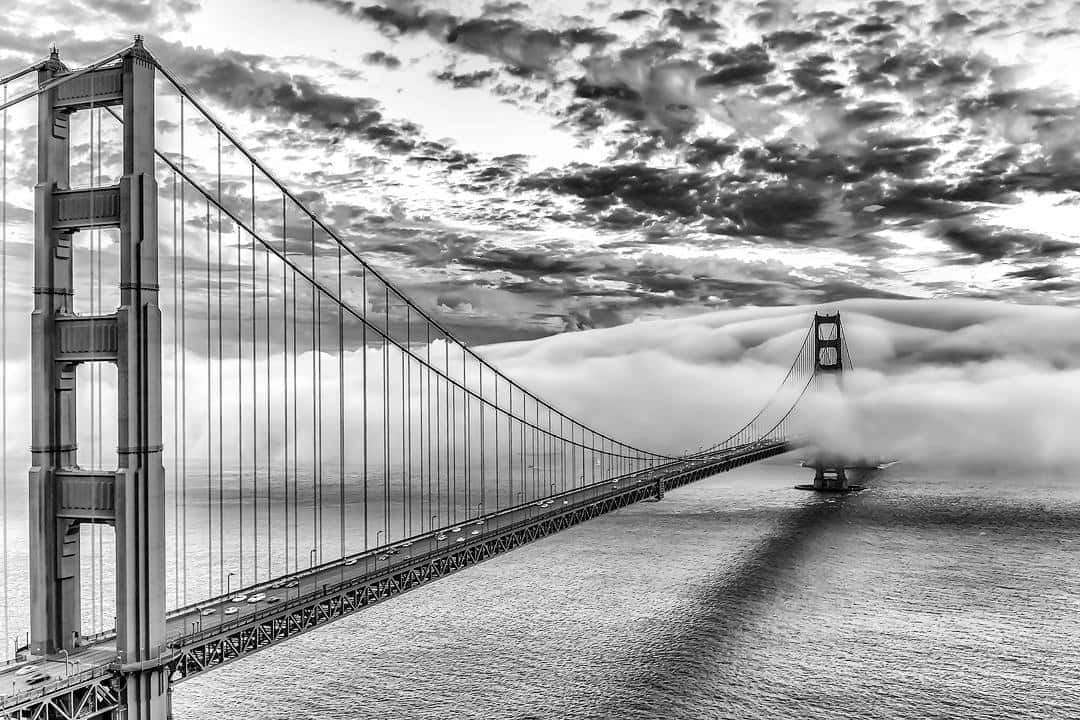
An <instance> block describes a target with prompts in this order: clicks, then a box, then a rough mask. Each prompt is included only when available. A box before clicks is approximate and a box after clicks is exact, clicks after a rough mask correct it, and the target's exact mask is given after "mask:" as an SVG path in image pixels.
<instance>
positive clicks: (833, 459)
mask: <svg viewBox="0 0 1080 720" xmlns="http://www.w3.org/2000/svg"><path fill="white" fill-rule="evenodd" d="M843 338H844V335H843V331H842V326H841V324H840V312H839V311H837V312H835V313H832V314H828V313H814V375H815V376H817V377H833V378H835V379H836V385H837V386H839V385H840V383H841V381H842V379H843V376H844V354H843ZM847 465H848V462H847V459H846V458H844V457H841V456H839V455H836V454H831V453H823V452H819V453H818V454H817V456H816V457H815V458H814V462H813V468H814V484H813V485H812V486H811V489H813V490H849V489H852V486H851V485H850V484H849V483H848V477H847V472H846V466H847Z"/></svg>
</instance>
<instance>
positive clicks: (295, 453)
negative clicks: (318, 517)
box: [281, 195, 300, 571]
mask: <svg viewBox="0 0 1080 720" xmlns="http://www.w3.org/2000/svg"><path fill="white" fill-rule="evenodd" d="M281 228H282V233H281V234H282V238H285V231H286V229H287V219H286V214H285V196H284V195H282V197H281ZM283 246H284V248H283V251H284V252H285V257H286V258H287V257H288V253H289V249H288V247H289V243H288V240H287V239H285V240H284V241H283ZM289 276H290V277H291V278H292V297H291V300H292V313H291V315H289V316H288V319H289V322H290V323H291V324H292V434H293V437H292V439H293V442H292V462H293V473H292V490H293V494H292V520H293V534H292V535H293V556H292V558H293V570H294V571H296V570H299V569H300V532H299V530H300V495H299V493H300V475H299V472H298V470H299V464H298V463H299V459H300V445H299V443H297V435H296V432H297V427H298V426H297V420H298V419H299V417H300V414H299V412H300V410H299V408H300V402H299V399H298V397H297V394H296V377H297V376H296V361H297V353H296V348H297V346H296V316H297V313H296V270H292V272H290V273H289ZM288 339H289V335H288V332H286V334H285V350H286V353H287V351H288V349H289V348H288ZM286 415H288V413H286ZM285 437H286V438H288V437H289V433H288V418H287V417H286V432H285Z"/></svg>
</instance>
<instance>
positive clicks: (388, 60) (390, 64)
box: [364, 50, 401, 70]
mask: <svg viewBox="0 0 1080 720" xmlns="http://www.w3.org/2000/svg"><path fill="white" fill-rule="evenodd" d="M364 62H366V63H367V64H368V65H382V66H383V67H387V68H390V69H391V70H394V69H396V68H399V67H401V60H399V59H398V58H397V57H396V56H394V55H391V54H390V53H388V52H385V51H383V50H376V51H375V52H369V53H367V54H366V55H364Z"/></svg>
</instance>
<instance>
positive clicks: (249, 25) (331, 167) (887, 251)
mask: <svg viewBox="0 0 1080 720" xmlns="http://www.w3.org/2000/svg"><path fill="white" fill-rule="evenodd" d="M1078 20H1080V7H1078V6H1075V5H1073V4H1070V3H1065V2H1051V1H1047V2H1037V1H1033V2H1027V3H1013V2H997V3H993V2H977V3H974V2H972V3H962V2H952V3H949V2H936V3H934V2H911V3H904V2H896V1H893V0H879V1H878V2H872V3H862V2H859V3H855V2H840V1H831V2H827V1H825V0H818V1H809V0H807V1H806V2H782V1H780V0H774V1H772V2H770V1H768V0H763V1H762V2H711V3H709V2H643V3H642V2H636V3H629V2H623V1H622V0H611V1H610V2H589V3H580V4H569V3H565V2H544V1H542V0H541V1H537V2H529V3H522V2H499V1H497V0H496V1H493V2H463V1H457V2H450V3H441V4H439V5H438V6H436V5H434V4H425V3H416V2H398V1H393V2H390V1H387V0H384V1H383V2H382V3H374V2H372V4H368V3H367V2H364V1H363V0H361V1H360V2H349V1H346V0H229V1H227V2H226V1H225V0H150V1H148V2H134V1H133V2H124V1H123V0H113V1H109V2H102V1H100V0H95V1H93V2H91V1H89V0H41V1H40V2H35V3H16V5H15V8H14V10H11V9H10V8H6V9H5V23H4V26H3V28H0V70H3V69H12V68H15V67H18V66H20V65H23V64H26V63H27V62H28V61H30V60H32V59H36V58H38V57H41V56H42V55H43V54H44V52H45V50H46V48H47V46H48V45H49V43H51V42H55V43H56V44H57V45H59V46H60V49H61V52H62V55H63V57H64V58H65V59H66V60H68V61H69V62H70V63H72V64H78V63H80V62H85V61H88V60H90V59H93V58H95V57H97V56H100V55H103V54H105V53H106V52H107V51H109V50H112V49H115V48H116V47H118V46H120V45H123V44H124V43H126V42H128V41H129V39H130V35H131V34H132V33H133V32H143V33H144V34H146V36H147V42H148V44H149V46H150V47H151V49H152V50H153V51H154V52H155V53H156V54H157V55H158V56H159V57H160V58H161V59H162V60H163V61H164V62H165V63H166V64H167V65H169V66H171V67H172V68H173V69H174V70H175V71H176V72H177V74H178V75H179V76H180V77H181V78H183V79H184V80H185V81H186V82H187V83H188V84H189V86H190V87H191V89H193V90H194V91H195V92H196V93H197V94H198V95H199V96H200V97H202V98H204V99H205V100H206V102H207V103H208V104H209V105H210V106H211V107H212V108H213V109H214V110H215V111H216V112H218V113H219V114H220V115H221V116H222V117H223V118H225V119H226V121H227V122H228V123H229V124H230V125H231V126H232V127H233V128H235V129H236V131H237V133H238V135H239V136H240V137H241V138H242V139H243V140H244V141H245V142H246V143H247V144H248V145H249V146H250V147H251V148H252V149H253V150H254V151H255V152H256V154H257V155H258V156H259V157H260V158H262V159H264V161H265V162H266V163H267V164H268V165H269V166H270V167H271V168H272V169H273V170H274V171H275V172H276V173H277V174H278V175H279V176H281V177H282V178H283V179H285V180H286V181H287V182H288V184H289V185H290V186H291V187H292V188H293V189H294V190H296V191H298V192H305V193H306V194H305V195H304V197H305V198H306V199H307V201H308V203H309V204H310V205H311V206H312V207H313V208H314V209H316V210H317V211H319V212H320V213H321V214H324V215H326V216H327V217H329V218H330V219H331V220H332V221H333V223H334V225H335V226H336V227H337V228H338V229H339V230H340V231H341V233H342V234H343V235H344V236H345V237H346V238H347V239H348V240H349V242H351V243H352V244H353V245H354V246H355V247H356V248H357V249H358V250H360V251H361V252H363V253H364V254H365V256H366V257H368V258H369V259H370V260H371V261H372V262H373V263H374V264H375V265H376V266H378V267H380V268H384V269H385V270H386V271H387V272H388V273H389V274H390V276H391V277H392V278H393V279H394V280H396V281H398V282H400V283H401V284H402V285H403V286H404V287H405V288H406V289H407V291H408V292H410V294H412V295H413V296H414V297H415V298H416V299H417V300H418V301H419V302H420V303H421V304H423V305H424V306H426V307H438V308H439V310H440V312H441V317H443V318H444V319H445V320H446V321H447V322H448V323H450V324H451V325H452V326H453V327H455V328H457V329H459V330H460V331H461V333H462V335H463V336H464V337H465V339H467V340H470V341H472V342H477V343H484V342H491V341H497V340H507V339H521V338H530V337H537V336H542V335H548V334H553V333H558V332H562V331H564V330H568V329H581V328H590V327H606V326H613V325H618V324H620V323H624V322H627V321H631V320H634V319H648V318H661V317H680V316H687V315H692V314H696V313H700V312H703V311H706V310H711V309H722V308H728V307H733V306H744V305H777V304H793V303H820V302H833V301H837V300H842V299H844V298H849V297H865V296H872V297H882V298H890V297H895V298H907V297H912V298H939V297H955V296H962V297H974V298H998V299H1006V300H1011V301H1019V302H1024V303H1038V304H1061V305H1071V304H1075V303H1076V302H1077V300H1080V284H1078V282H1077V280H1076V271H1077V270H1080V260H1078V258H1077V253H1076V248H1077V244H1078V243H1080V229H1078V227H1080V223H1078V222H1077V221H1078V220H1080V194H1078V192H1077V188H1078V187H1080V179H1078V178H1080V174H1078V171H1080V161H1078V160H1077V158H1076V154H1075V149H1076V147H1077V143H1076V142H1075V140H1076V137H1075V136H1076V134H1077V130H1076V128H1077V127H1080V125H1078V124H1077V117H1076V116H1077V114H1078V107H1080V100H1078V98H1080V75H1077V74H1076V73H1075V72H1074V71H1073V68H1074V67H1075V66H1076V64H1077V62H1078V61H1080V35H1078V34H1077V32H1078V31H1076V30H1075V29H1074V28H1075V27H1076V26H1077V21H1078Z"/></svg>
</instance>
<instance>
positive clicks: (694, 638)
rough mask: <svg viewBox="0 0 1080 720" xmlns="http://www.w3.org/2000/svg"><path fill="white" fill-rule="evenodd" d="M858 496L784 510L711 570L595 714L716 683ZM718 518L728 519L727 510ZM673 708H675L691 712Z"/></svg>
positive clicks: (615, 713)
mask: <svg viewBox="0 0 1080 720" xmlns="http://www.w3.org/2000/svg"><path fill="white" fill-rule="evenodd" d="M857 503H858V495H857V494H847V495H831V496H827V497H825V496H819V497H815V498H813V499H811V500H809V501H808V502H807V503H806V504H805V505H802V506H800V507H798V508H796V509H791V510H786V509H784V510H780V509H778V510H776V511H775V515H774V516H775V517H776V519H775V520H774V522H775V523H776V525H775V527H774V528H773V530H772V531H771V532H770V533H769V534H768V535H767V536H765V537H764V538H762V539H761V540H760V541H759V542H758V543H757V544H756V545H755V546H754V547H753V548H752V549H750V550H748V551H747V553H746V554H745V555H744V556H743V557H741V558H740V559H739V560H737V562H736V564H735V565H734V567H730V568H725V569H723V570H720V571H717V572H715V573H714V574H712V575H711V576H709V577H708V578H707V579H706V580H705V582H704V583H703V584H702V585H701V586H700V587H699V588H698V589H697V591H696V592H695V593H694V594H693V595H692V597H690V598H688V600H687V601H686V602H685V603H682V604H680V606H679V610H678V612H677V614H675V615H673V616H671V617H668V618H665V619H664V627H663V629H662V631H661V632H655V633H650V634H649V635H648V637H647V638H643V639H642V641H641V642H643V643H644V642H647V643H648V644H642V645H641V646H639V647H638V649H637V650H636V652H634V654H633V655H632V656H631V657H630V658H627V660H626V662H625V667H626V668H627V673H626V674H625V675H624V676H623V678H622V680H623V681H622V682H621V683H620V686H619V687H618V688H613V689H612V692H611V693H610V694H607V695H606V697H598V698H595V704H593V705H592V707H591V708H590V709H589V711H588V716H589V717H598V718H599V717H602V718H608V717H611V718H615V717H619V718H627V717H651V716H653V715H654V714H655V712H656V710H657V708H658V707H659V706H661V705H669V703H671V702H672V701H674V700H677V699H678V698H682V697H687V696H693V695H694V694H695V692H694V688H695V687H702V686H710V685H714V684H715V682H716V674H717V671H718V668H720V669H722V668H723V666H724V665H733V664H734V663H735V662H736V658H734V657H733V656H732V651H733V650H735V649H736V646H737V645H738V644H739V641H740V638H741V637H743V636H744V634H745V632H747V631H751V632H752V631H753V621H754V619H755V618H756V617H758V616H759V615H760V614H762V613H764V612H769V611H770V608H769V603H770V601H771V600H772V598H773V597H774V596H775V594H776V592H777V590H778V589H779V588H781V587H782V586H783V584H784V582H785V581H786V579H787V578H790V577H791V576H792V575H793V574H794V573H795V572H796V571H797V570H798V568H799V566H800V564H801V563H802V561H803V559H804V558H805V556H806V554H807V553H808V552H810V551H811V550H812V549H813V548H814V547H815V546H820V544H821V543H822V541H823V538H824V537H825V536H827V534H828V531H829V530H830V528H833V527H836V526H838V525H839V524H842V523H846V522H847V521H848V514H847V513H846V512H845V510H847V509H849V506H851V505H853V504H857ZM712 522H724V519H723V516H722V515H721V516H720V517H714V518H713V520H712ZM669 707H670V705H669ZM670 709H671V710H672V711H673V712H672V716H687V717H689V716H690V715H685V713H681V712H674V708H670ZM688 710H689V709H688Z"/></svg>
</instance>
